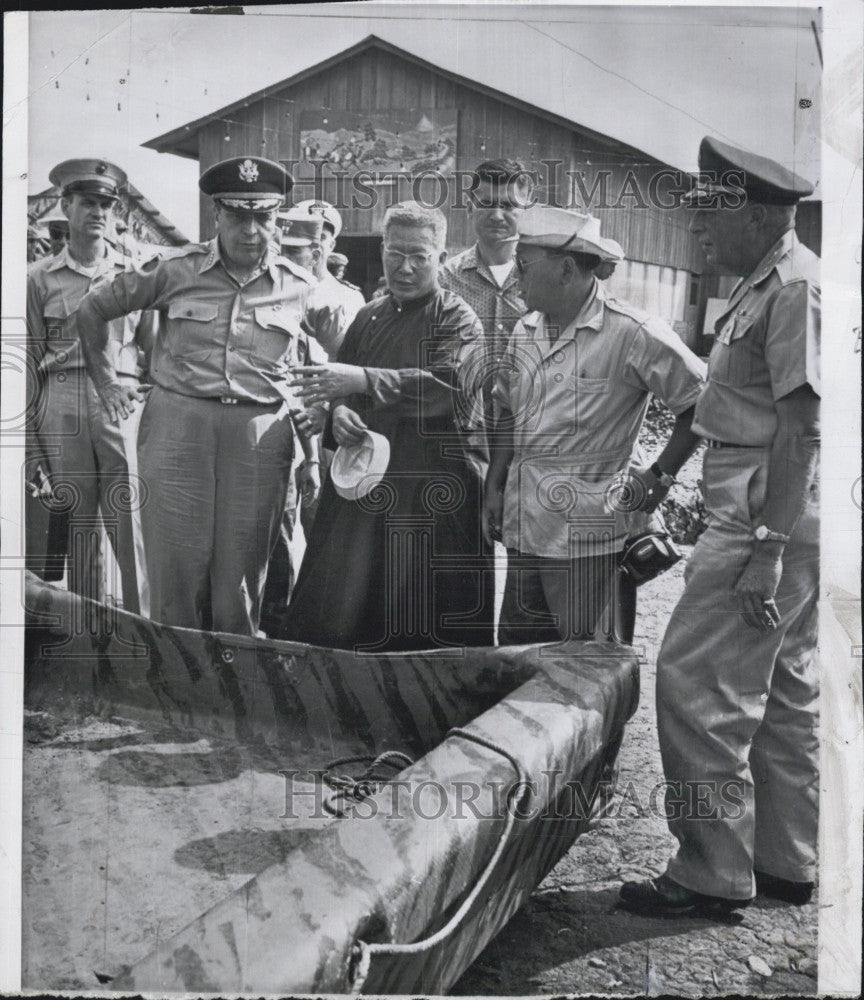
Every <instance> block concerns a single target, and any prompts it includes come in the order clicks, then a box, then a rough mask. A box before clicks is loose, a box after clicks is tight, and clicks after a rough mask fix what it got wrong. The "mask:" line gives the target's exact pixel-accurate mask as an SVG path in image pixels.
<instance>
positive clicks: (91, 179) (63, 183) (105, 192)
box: [48, 160, 126, 201]
mask: <svg viewBox="0 0 864 1000" xmlns="http://www.w3.org/2000/svg"><path fill="white" fill-rule="evenodd" d="M48 180H49V181H51V183H52V184H53V185H54V186H55V187H58V188H60V194H61V195H69V194H96V195H100V196H101V197H103V198H113V199H114V200H115V201H116V200H119V198H120V191H121V190H122V189H123V188H124V187H125V186H126V174H125V173H124V172H123V171H122V170H121V169H120V168H119V167H117V166H115V165H114V164H113V163H109V162H108V161H107V160H64V161H63V162H62V163H58V164H57V166H56V167H54V169H53V170H52V171H51V173H50V174H48Z"/></svg>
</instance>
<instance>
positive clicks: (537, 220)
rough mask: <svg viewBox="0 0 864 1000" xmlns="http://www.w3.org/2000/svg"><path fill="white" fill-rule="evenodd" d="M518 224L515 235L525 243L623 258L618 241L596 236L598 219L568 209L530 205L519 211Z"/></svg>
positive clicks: (606, 258)
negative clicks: (521, 211)
mask: <svg viewBox="0 0 864 1000" xmlns="http://www.w3.org/2000/svg"><path fill="white" fill-rule="evenodd" d="M518 225H519V235H518V237H516V238H517V239H518V240H519V242H520V243H525V244H527V245H528V246H535V247H545V248H546V249H548V250H563V251H565V252H567V253H584V254H591V255H592V256H594V257H599V258H600V259H601V260H612V261H619V260H623V259H624V251H623V250H622V248H621V247H620V246H619V244H618V243H616V242H615V240H607V239H604V238H603V237H602V236H601V235H600V220H599V219H597V218H595V216H593V215H587V214H585V213H584V212H577V211H576V210H575V209H572V208H553V207H552V206H551V205H534V206H533V207H531V208H529V209H526V210H525V211H524V212H523V213H522V215H521V216H520V217H519V223H518Z"/></svg>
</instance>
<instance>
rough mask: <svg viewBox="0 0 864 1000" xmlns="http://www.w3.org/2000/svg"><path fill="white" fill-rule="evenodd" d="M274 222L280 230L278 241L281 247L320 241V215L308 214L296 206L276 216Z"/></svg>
mask: <svg viewBox="0 0 864 1000" xmlns="http://www.w3.org/2000/svg"><path fill="white" fill-rule="evenodd" d="M276 224H277V225H278V226H279V228H280V229H281V230H282V235H281V236H280V238H279V242H280V244H281V245H282V246H283V247H310V246H312V244H313V243H320V242H321V229H322V228H323V226H324V220H323V219H322V218H321V216H320V215H310V214H309V213H308V212H304V211H302V210H301V211H298V210H297V207H296V206H295V207H294V208H291V209H289V210H288V211H287V212H280V213H279V214H278V215H277V216H276Z"/></svg>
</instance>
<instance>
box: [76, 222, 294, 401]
mask: <svg viewBox="0 0 864 1000" xmlns="http://www.w3.org/2000/svg"><path fill="white" fill-rule="evenodd" d="M313 287H314V279H313V278H312V276H311V275H309V273H308V272H307V271H305V270H304V269H303V268H301V267H298V266H297V265H296V264H294V263H293V262H291V261H289V260H288V259H287V258H285V257H281V256H280V255H278V254H276V253H274V252H272V251H271V250H268V251H267V253H266V254H265V255H264V257H263V259H262V261H261V263H260V265H259V266H258V268H257V269H256V271H255V272H254V273H253V274H252V275H251V276H250V278H249V279H248V280H247V281H246V283H245V284H243V285H242V286H241V285H240V284H238V282H237V280H236V279H235V278H234V277H232V276H231V275H230V274H229V273H228V271H227V270H226V269H225V267H224V265H223V263H222V260H221V256H220V252H219V241H218V238H217V239H214V240H212V241H210V242H209V243H199V244H192V245H190V246H189V247H186V248H185V249H184V251H183V253H182V254H180V255H178V256H174V257H171V258H169V259H164V260H163V259H158V258H157V259H153V260H150V261H147V262H144V263H141V264H138V265H136V266H135V268H134V269H133V270H131V271H127V272H126V273H124V274H120V275H118V276H117V277H116V278H115V279H114V281H112V282H111V283H109V284H106V285H103V286H101V287H99V288H97V289H95V290H94V291H93V292H91V293H90V301H91V304H92V306H93V308H94V309H95V311H96V313H97V314H98V315H99V316H100V317H101V318H102V319H104V320H113V319H115V318H117V317H119V316H122V315H124V314H125V313H128V312H131V311H134V310H136V309H155V310H157V311H158V312H159V315H160V323H159V333H158V335H157V337H156V343H155V345H154V348H153V358H152V363H151V378H152V380H153V381H154V382H155V383H156V384H157V385H160V386H162V388H163V389H167V390H169V391H171V392H176V393H180V394H182V395H185V396H203V397H229V398H235V399H241V400H244V399H245V400H254V401H257V402H260V403H275V402H278V401H279V400H280V399H281V398H282V395H281V394H280V393H279V392H277V390H276V389H275V388H274V385H273V382H272V381H271V380H270V379H268V378H267V377H266V376H264V375H263V374H262V371H267V370H269V371H274V370H276V369H277V368H278V367H281V366H283V365H285V364H291V365H295V364H303V363H305V362H306V361H307V359H308V356H309V355H308V348H309V345H308V340H307V335H306V333H305V332H304V330H303V327H302V322H303V318H304V314H305V311H306V303H307V301H308V299H309V295H310V293H311V291H312V289H313Z"/></svg>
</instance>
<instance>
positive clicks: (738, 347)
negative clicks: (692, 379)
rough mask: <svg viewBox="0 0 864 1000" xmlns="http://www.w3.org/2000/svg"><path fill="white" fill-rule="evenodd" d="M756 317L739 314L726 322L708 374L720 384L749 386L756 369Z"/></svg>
mask: <svg viewBox="0 0 864 1000" xmlns="http://www.w3.org/2000/svg"><path fill="white" fill-rule="evenodd" d="M754 319H755V317H753V316H751V315H749V314H748V313H746V312H739V313H736V315H735V316H733V317H731V318H730V319H728V320H727V321H726V323H724V324H723V326H722V327H721V329H720V332H719V333H718V334H717V339H716V342H715V344H714V349H713V350H712V351H711V357H710V358H709V359H708V377H709V378H710V379H711V380H712V381H714V382H719V383H720V385H728V386H739V385H747V383H748V382H749V381H750V376H751V374H752V371H753V354H752V348H751V340H752V338H751V337H749V336H748V334H749V333H750V331H751V330H752V328H753V322H754Z"/></svg>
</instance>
